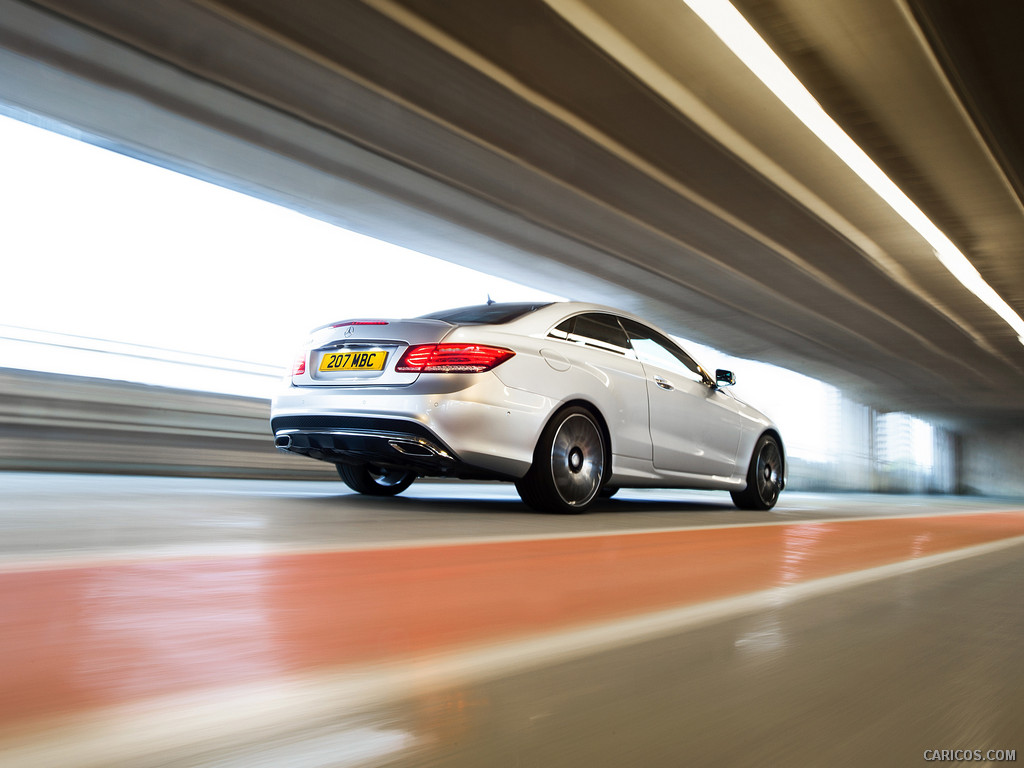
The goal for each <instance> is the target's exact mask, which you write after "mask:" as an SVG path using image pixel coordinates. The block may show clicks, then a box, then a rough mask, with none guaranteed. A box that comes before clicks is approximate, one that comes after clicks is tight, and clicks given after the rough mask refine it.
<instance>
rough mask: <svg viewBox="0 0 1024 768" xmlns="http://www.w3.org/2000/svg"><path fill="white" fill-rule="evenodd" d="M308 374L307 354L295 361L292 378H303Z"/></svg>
mask: <svg viewBox="0 0 1024 768" xmlns="http://www.w3.org/2000/svg"><path fill="white" fill-rule="evenodd" d="M305 372H306V353H305V352H303V353H302V357H300V358H299V359H298V360H296V361H295V364H294V365H292V376H301V375H302V374H304V373H305Z"/></svg>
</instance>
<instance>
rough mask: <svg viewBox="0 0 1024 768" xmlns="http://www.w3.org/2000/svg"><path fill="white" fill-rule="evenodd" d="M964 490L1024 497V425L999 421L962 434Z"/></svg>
mask: <svg viewBox="0 0 1024 768" xmlns="http://www.w3.org/2000/svg"><path fill="white" fill-rule="evenodd" d="M960 456H961V465H960V466H961V471H960V485H961V490H962V491H963V492H965V493H973V494H981V495H985V496H1016V497H1022V498H1024V425H1020V424H1016V425H1000V426H993V427H989V428H987V429H978V430H975V431H971V432H966V433H964V434H963V435H961V438H960Z"/></svg>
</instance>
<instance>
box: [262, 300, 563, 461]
mask: <svg viewBox="0 0 1024 768" xmlns="http://www.w3.org/2000/svg"><path fill="white" fill-rule="evenodd" d="M506 306H512V305H506ZM529 309H530V308H529V307H527V311H529ZM506 314H512V315H515V313H514V312H511V310H510V311H509V312H508V313H506ZM484 317H486V313H485V314H484ZM496 317H497V314H496ZM452 318H454V319H452ZM498 319H501V318H500V317H498ZM506 322H507V321H506ZM515 340H516V336H515V334H514V333H510V332H509V329H508V328H507V327H506V326H505V325H504V324H494V323H479V322H459V321H458V316H457V315H453V316H450V319H438V318H437V317H425V318H417V319H411V320H388V319H358V320H345V321H341V322H338V323H333V324H330V325H326V326H323V327H321V328H318V329H316V330H314V331H313V333H312V335H311V338H310V340H309V342H308V344H307V345H306V346H305V348H304V349H303V351H302V354H301V356H300V358H299V359H297V360H296V362H295V365H294V367H293V369H292V371H291V375H290V376H289V378H288V380H287V381H286V383H285V386H284V387H283V388H282V389H281V390H280V391H279V392H278V394H277V396H276V397H275V398H274V399H273V402H272V405H271V429H272V431H273V432H274V436H275V443H276V445H277V447H278V448H279V449H280V450H283V451H288V452H291V453H296V454H299V455H303V456H308V457H310V458H314V459H320V460H322V461H329V462H333V463H338V464H372V465H375V466H380V467H396V468H402V469H408V470H410V471H413V472H415V473H416V474H418V475H425V476H448V477H463V478H493V479H516V478H518V477H521V476H522V474H523V473H525V472H526V470H527V469H528V468H529V466H530V463H531V461H532V448H533V445H534V442H535V440H536V434H537V433H538V432H539V430H540V429H541V428H542V426H543V421H544V419H545V418H546V416H547V412H548V409H549V408H550V403H548V402H547V401H546V399H545V398H542V397H539V396H536V395H532V394H530V393H528V392H525V391H520V390H510V389H508V388H506V387H505V386H504V385H503V384H502V382H501V381H500V379H499V378H497V376H495V374H494V369H495V368H498V367H499V366H501V365H503V364H506V363H507V362H508V361H510V360H512V359H513V358H515V356H516V353H517V350H516V349H515V348H514V347H515V346H516V344H515Z"/></svg>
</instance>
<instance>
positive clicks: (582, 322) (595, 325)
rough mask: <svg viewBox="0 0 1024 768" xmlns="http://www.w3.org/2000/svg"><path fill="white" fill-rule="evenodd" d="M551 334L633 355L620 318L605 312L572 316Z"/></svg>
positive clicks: (606, 349)
mask: <svg viewBox="0 0 1024 768" xmlns="http://www.w3.org/2000/svg"><path fill="white" fill-rule="evenodd" d="M549 335H550V336H553V337H554V338H556V339H565V340H566V341H573V342H576V343H577V344H585V345H586V346H588V347H596V348H597V349H603V350H605V351H607V352H616V353H618V354H620V355H630V356H631V357H632V353H631V352H630V349H629V339H628V338H627V337H626V332H625V331H623V330H622V326H621V325H619V321H618V318H616V317H615V316H614V315H608V314H605V313H603V312H589V313H587V314H584V315H576V316H575V317H570V318H569V319H568V320H565V321H563V322H562V323H559V324H558V325H557V326H555V328H554V329H553V330H552V331H551V333H550V334H549Z"/></svg>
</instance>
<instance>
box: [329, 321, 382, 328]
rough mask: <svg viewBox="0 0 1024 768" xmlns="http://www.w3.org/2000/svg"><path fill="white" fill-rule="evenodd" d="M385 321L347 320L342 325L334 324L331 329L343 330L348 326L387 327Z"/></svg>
mask: <svg viewBox="0 0 1024 768" xmlns="http://www.w3.org/2000/svg"><path fill="white" fill-rule="evenodd" d="M387 324H388V321H387V320H348V321H346V322H344V323H335V324H334V325H332V326H331V328H344V327H345V326H348V325H387Z"/></svg>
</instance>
